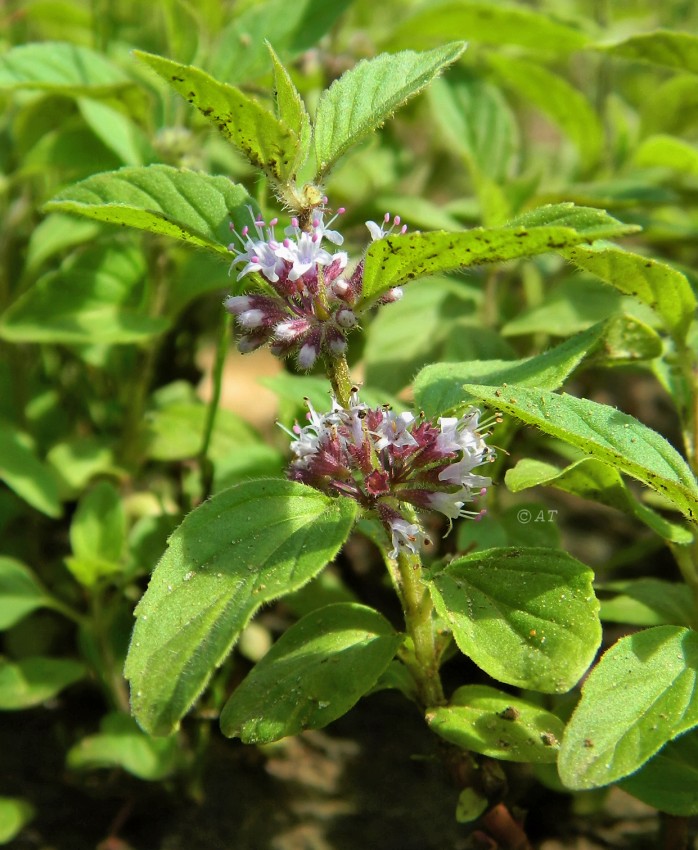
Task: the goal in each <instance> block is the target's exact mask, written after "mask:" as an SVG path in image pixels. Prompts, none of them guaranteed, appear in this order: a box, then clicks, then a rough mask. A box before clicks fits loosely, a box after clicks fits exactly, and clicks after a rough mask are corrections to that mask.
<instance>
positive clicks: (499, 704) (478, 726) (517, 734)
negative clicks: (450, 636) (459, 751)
mask: <svg viewBox="0 0 698 850" xmlns="http://www.w3.org/2000/svg"><path fill="white" fill-rule="evenodd" d="M427 722H428V723H429V727H430V728H431V730H432V731H433V732H436V734H437V735H439V737H441V738H445V739H446V740H447V741H450V742H451V743H452V744H456V745H457V746H459V747H462V748H463V749H465V750H471V751H472V752H475V753H481V754H482V755H484V756H490V758H496V759H502V760H504V761H518V762H526V763H529V764H550V763H553V762H555V761H556V759H557V753H558V750H559V747H560V739H561V738H562V733H563V731H564V728H565V726H564V724H563V722H562V720H560V718H559V717H556V716H555V715H554V714H552V713H551V712H550V711H546V710H545V709H544V708H540V707H539V706H537V705H534V704H533V703H530V702H527V701H526V700H523V699H520V698H519V697H514V696H511V695H510V694H505V693H503V692H502V691H498V690H497V689H496V688H490V687H489V686H487V685H465V686H463V687H462V688H458V690H457V691H455V693H454V694H453V696H452V697H451V701H450V703H449V705H447V706H443V707H439V708H434V709H430V710H429V711H428V712H427Z"/></svg>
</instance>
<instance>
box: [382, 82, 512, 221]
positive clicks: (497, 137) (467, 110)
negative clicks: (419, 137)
mask: <svg viewBox="0 0 698 850" xmlns="http://www.w3.org/2000/svg"><path fill="white" fill-rule="evenodd" d="M429 99H430V101H431V104H432V108H433V114H434V119H435V121H436V123H437V124H438V126H439V128H440V129H441V133H442V136H443V138H444V140H445V141H446V142H448V143H449V144H450V146H451V147H452V148H453V149H454V150H455V151H456V152H457V153H459V154H461V155H462V156H464V157H466V159H467V160H468V162H469V164H470V166H471V167H474V168H475V169H476V170H477V171H478V172H479V173H480V174H483V175H487V176H488V177H489V178H490V179H492V180H494V181H503V180H506V178H507V177H508V176H509V169H510V166H511V162H512V158H513V156H514V153H515V151H516V148H517V147H518V136H519V130H518V125H517V123H516V119H515V118H514V113H513V112H512V111H511V109H510V108H509V105H508V104H507V102H506V100H505V99H504V96H503V95H502V93H501V91H500V90H499V89H498V88H496V87H495V86H493V85H492V84H491V83H488V82H486V81H485V80H483V79H481V78H480V77H476V76H473V75H472V74H471V73H468V72H466V71H463V70H462V69H460V68H457V69H455V70H454V71H452V72H450V73H449V75H448V78H447V79H442V78H438V79H436V80H434V82H433V83H432V85H431V86H430V88H429ZM391 208H392V207H386V209H391ZM410 221H412V219H410ZM433 226H434V225H433V224H432V225H431V227H433Z"/></svg>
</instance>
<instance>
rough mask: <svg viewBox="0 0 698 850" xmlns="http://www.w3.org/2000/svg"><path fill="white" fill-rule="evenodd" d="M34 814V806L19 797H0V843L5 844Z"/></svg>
mask: <svg viewBox="0 0 698 850" xmlns="http://www.w3.org/2000/svg"><path fill="white" fill-rule="evenodd" d="M35 814H36V810H35V809H34V806H32V804H31V803H30V802H29V801H27V800H23V799H22V798H21V797H0V844H7V842H8V841H12V839H13V838H14V837H15V836H16V835H17V834H18V833H19V832H20V831H21V830H22V828H23V827H24V826H25V825H26V824H28V823H29V821H30V820H32V818H33V817H34V815H35Z"/></svg>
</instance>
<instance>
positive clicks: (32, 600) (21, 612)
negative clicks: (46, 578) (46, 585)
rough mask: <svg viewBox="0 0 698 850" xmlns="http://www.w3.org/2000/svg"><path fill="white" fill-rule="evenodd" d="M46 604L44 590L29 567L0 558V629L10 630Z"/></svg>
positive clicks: (12, 560)
mask: <svg viewBox="0 0 698 850" xmlns="http://www.w3.org/2000/svg"><path fill="white" fill-rule="evenodd" d="M46 603H47V599H46V594H45V592H44V589H43V588H42V587H41V585H40V584H39V582H38V581H37V580H36V577H35V576H34V573H33V572H32V571H31V570H30V569H29V567H25V566H24V564H22V563H20V562H19V561H16V560H15V559H14V558H6V557H4V556H0V629H9V628H11V627H12V626H14V625H15V623H18V622H19V621H20V620H22V619H23V618H24V617H26V616H27V614H31V612H32V611H35V610H36V609H37V608H41V607H43V606H44V605H46Z"/></svg>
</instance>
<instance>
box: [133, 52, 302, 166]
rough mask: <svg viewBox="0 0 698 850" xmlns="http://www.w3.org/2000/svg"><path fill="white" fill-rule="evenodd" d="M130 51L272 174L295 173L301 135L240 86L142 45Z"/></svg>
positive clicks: (253, 162) (257, 164)
mask: <svg viewBox="0 0 698 850" xmlns="http://www.w3.org/2000/svg"><path fill="white" fill-rule="evenodd" d="M134 53H135V55H136V56H137V57H138V58H139V59H140V60H141V61H143V62H145V63H146V64H147V65H149V66H150V67H151V68H152V69H153V70H154V71H155V73H156V74H158V75H159V76H160V77H162V79H163V80H165V82H166V83H167V84H168V85H169V86H171V87H172V88H173V89H174V90H175V91H176V92H177V93H178V94H180V95H181V96H182V97H183V98H184V99H185V100H186V101H187V102H188V103H191V104H192V105H193V106H195V107H196V108H197V109H198V110H199V112H200V113H201V114H202V115H203V116H204V118H206V119H207V120H208V121H210V122H211V123H212V124H214V125H215V126H216V127H217V128H218V129H219V130H220V132H221V133H222V134H223V135H224V136H225V138H226V139H228V141H229V142H230V143H231V144H232V145H234V146H235V147H236V148H237V149H238V150H239V151H240V152H241V153H242V154H244V156H245V157H246V158H247V159H248V160H249V161H250V162H251V163H252V165H254V166H255V167H257V168H260V169H261V170H262V171H263V172H264V173H265V174H266V175H267V176H268V177H269V178H270V179H271V180H273V181H275V182H276V183H286V182H288V181H289V180H292V179H293V178H294V176H295V173H294V166H295V163H296V160H297V159H298V158H299V154H300V139H299V138H298V137H297V136H296V135H295V133H294V132H293V130H292V129H291V128H290V127H287V126H286V125H285V124H283V123H282V122H281V121H279V120H278V119H277V118H275V117H274V115H273V114H272V113H271V112H269V110H268V109H265V108H264V107H263V106H262V105H261V104H259V103H258V102H257V101H256V100H253V99H252V98H251V97H249V96H248V95H246V94H245V93H244V92H242V91H241V90H240V89H238V88H235V87H234V86H229V85H228V84H227V83H219V82H218V80H214V78H213V77H211V76H210V75H209V74H207V73H206V72H205V71H202V70H200V69H199V68H195V67H194V66H193V65H182V64H180V63H179V62H173V61H172V60H171V59H164V58H163V57H161V56H155V55H154V54H152V53H144V52H143V51H141V50H136V51H134Z"/></svg>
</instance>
